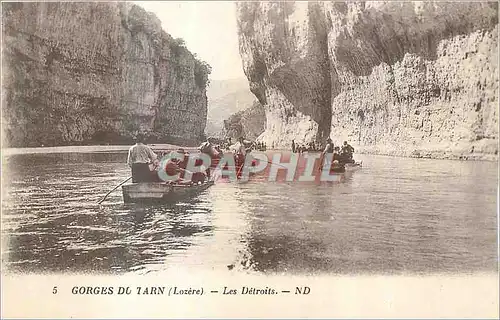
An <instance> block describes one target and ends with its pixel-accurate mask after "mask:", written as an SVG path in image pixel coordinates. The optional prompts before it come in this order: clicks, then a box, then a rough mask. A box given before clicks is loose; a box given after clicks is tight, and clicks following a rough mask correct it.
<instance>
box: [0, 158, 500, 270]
mask: <svg viewBox="0 0 500 320" xmlns="http://www.w3.org/2000/svg"><path fill="white" fill-rule="evenodd" d="M357 159H358V160H363V162H364V168H363V169H362V170H360V171H357V172H354V173H352V174H350V175H348V176H347V177H346V180H345V181H343V182H341V183H329V184H322V185H317V184H315V183H269V182H265V181H262V179H256V180H255V181H250V182H249V183H246V184H236V183H218V184H216V185H214V186H213V187H211V188H209V189H208V190H206V191H205V192H204V193H202V194H200V195H199V196H198V197H197V198H194V199H192V200H190V201H189V202H183V203H178V204H176V205H170V206H160V205H135V204H124V203H123V200H122V195H121V190H120V189H118V190H117V191H116V192H115V193H113V194H112V195H111V196H110V197H109V198H108V200H106V201H105V202H104V203H103V204H102V205H97V204H96V203H97V201H98V200H99V199H101V198H102V197H103V195H104V194H106V192H107V191H109V190H110V189H111V188H113V187H114V186H116V185H117V184H118V183H119V182H120V181H122V180H123V179H125V178H126V177H127V176H128V175H129V170H128V167H127V166H126V165H125V164H124V161H125V160H126V154H125V153H66V154H48V155H44V154H25V155H11V156H8V157H6V158H4V165H5V168H6V170H5V173H3V179H4V183H6V184H8V185H7V186H6V188H4V189H3V190H2V192H3V198H4V199H3V202H2V209H3V217H2V243H3V246H4V247H3V248H4V252H3V253H2V260H3V263H4V266H7V270H10V271H11V272H36V273H39V272H94V273H96V272H97V273H124V272H134V273H148V272H155V271H161V270H165V269H171V268H192V269H196V268H200V269H205V270H207V269H208V270H215V269H220V270H227V271H228V272H243V271H244V272H256V273H287V274H309V273H318V272H319V273H333V274H362V273H366V274H373V273H377V274H382V273H383V274H400V273H420V274H421V273H450V272H451V273H454V272H495V271H496V270H497V264H498V259H497V231H496V226H497V221H496V197H497V175H498V172H497V164H496V163H489V162H459V161H445V160H427V159H407V158H392V157H382V156H367V155H357Z"/></svg>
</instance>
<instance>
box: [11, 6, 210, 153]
mask: <svg viewBox="0 0 500 320" xmlns="http://www.w3.org/2000/svg"><path fill="white" fill-rule="evenodd" d="M2 7H3V8H2V9H3V16H2V23H3V49H4V50H3V59H4V60H3V66H4V70H3V73H4V78H3V86H4V87H3V88H2V89H3V93H4V94H3V97H2V99H3V101H2V102H3V119H2V121H3V128H4V130H3V134H4V138H5V139H4V142H5V143H6V144H7V145H8V146H40V145H45V146H47V145H72V144H86V143H121V142H129V141H130V140H131V138H132V137H133V136H134V135H135V134H136V133H137V132H143V133H146V134H147V135H149V137H150V141H151V142H153V141H155V142H174V143H184V144H186V143H187V144H193V143H196V142H198V141H199V140H201V139H203V131H204V129H205V124H206V116H207V97H206V85H207V82H208V74H209V73H210V67H209V66H208V65H206V64H205V63H203V62H201V61H198V60H197V59H196V58H195V57H194V55H193V54H192V53H190V52H189V51H188V50H187V49H186V48H185V47H184V46H183V42H182V41H181V40H179V39H173V38H172V37H171V36H170V35H169V34H167V33H166V32H164V31H163V30H162V28H161V23H160V21H159V19H157V18H156V16H154V15H153V14H151V13H147V12H146V11H144V10H143V9H142V8H141V7H138V6H136V5H132V4H129V3H112V2H108V3H99V2H88V3H81V2H80V3H71V2H66V3H51V2H47V3H43V2H40V3H2Z"/></svg>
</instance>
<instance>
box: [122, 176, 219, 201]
mask: <svg viewBox="0 0 500 320" xmlns="http://www.w3.org/2000/svg"><path fill="white" fill-rule="evenodd" d="M213 184H214V182H213V181H207V182H204V183H200V184H196V183H189V184H175V183H165V182H142V183H131V184H127V185H123V186H122V193H123V202H125V203H137V202H161V203H174V202H177V201H181V200H185V199H188V198H192V197H195V196H197V195H198V194H199V193H201V192H202V191H204V190H206V189H208V188H209V187H210V186H212V185H213Z"/></svg>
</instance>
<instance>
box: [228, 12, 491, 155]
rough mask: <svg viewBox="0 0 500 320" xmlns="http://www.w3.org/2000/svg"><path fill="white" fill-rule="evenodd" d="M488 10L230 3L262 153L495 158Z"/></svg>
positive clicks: (489, 15)
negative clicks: (318, 142)
mask: <svg viewBox="0 0 500 320" xmlns="http://www.w3.org/2000/svg"><path fill="white" fill-rule="evenodd" d="M497 10H498V5H497V3H472V2H471V3H446V2H440V3H425V2H424V3H412V2H359V3H339V2H320V3H316V2H308V3H305V2H301V3H290V2H286V3H283V2H282V3H239V4H238V5H237V14H238V27H239V39H240V53H241V56H242V60H243V66H244V70H245V74H246V75H247V77H248V79H249V82H250V87H251V90H252V92H253V93H254V94H255V95H256V96H257V98H258V99H259V101H260V102H261V103H262V104H263V105H264V108H265V110H266V118H267V123H266V131H265V133H264V134H263V135H262V136H261V139H263V140H264V141H265V142H266V143H267V144H268V145H271V144H272V143H273V142H274V143H275V144H276V145H278V146H288V145H289V144H290V142H291V140H292V139H295V141H299V142H308V141H311V140H314V139H324V138H325V137H327V136H331V137H332V138H333V139H334V142H335V141H336V142H337V143H338V142H341V141H343V140H349V141H351V142H352V144H353V146H355V147H357V149H358V150H363V151H365V152H374V153H381V154H392V155H404V156H421V157H422V156H424V157H443V158H472V159H473V158H496V155H497V153H498V14H497Z"/></svg>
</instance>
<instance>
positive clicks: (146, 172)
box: [127, 133, 158, 183]
mask: <svg viewBox="0 0 500 320" xmlns="http://www.w3.org/2000/svg"><path fill="white" fill-rule="evenodd" d="M144 140H145V137H144V135H143V134H141V133H139V134H137V136H136V137H135V142H136V143H135V145H133V146H132V147H130V149H129V150H128V156H127V164H128V166H129V167H130V169H131V170H132V182H133V183H138V182H151V181H152V174H151V171H150V169H149V164H150V163H155V162H156V161H157V158H158V157H157V156H156V154H155V153H154V152H153V150H152V149H151V148H150V147H149V146H147V145H145V144H144Z"/></svg>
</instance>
